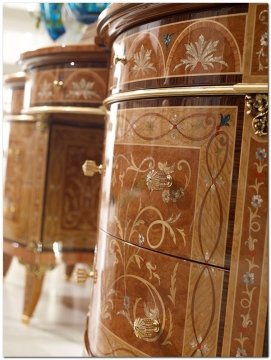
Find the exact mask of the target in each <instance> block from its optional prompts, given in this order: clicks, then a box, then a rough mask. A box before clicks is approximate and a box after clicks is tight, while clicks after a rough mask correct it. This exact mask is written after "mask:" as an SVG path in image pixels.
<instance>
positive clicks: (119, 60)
mask: <svg viewBox="0 0 271 360" xmlns="http://www.w3.org/2000/svg"><path fill="white" fill-rule="evenodd" d="M191 17H192V19H191ZM246 21H247V4H244V5H240V4H239V6H236V5H234V7H232V6H231V5H225V6H221V7H220V9H219V10H217V9H214V10H213V9H209V10H208V9H206V10H205V11H203V10H194V11H192V12H191V14H182V13H181V11H180V13H179V14H176V15H175V16H171V17H170V18H168V19H162V20H158V21H156V22H153V23H149V24H144V25H141V26H138V27H135V28H132V29H130V30H129V31H127V32H124V33H122V34H121V35H120V36H119V37H118V38H117V39H116V40H115V42H114V44H113V47H112V57H111V64H112V68H111V73H110V81H109V89H110V90H111V92H112V93H116V92H118V91H127V90H134V89H140V88H156V87H170V86H177V85H178V86H187V85H189V86H194V85H215V84H216V85H222V84H233V83H236V82H241V81H242V73H243V57H244V39H245V33H246ZM124 57H125V61H123V59H124Z"/></svg>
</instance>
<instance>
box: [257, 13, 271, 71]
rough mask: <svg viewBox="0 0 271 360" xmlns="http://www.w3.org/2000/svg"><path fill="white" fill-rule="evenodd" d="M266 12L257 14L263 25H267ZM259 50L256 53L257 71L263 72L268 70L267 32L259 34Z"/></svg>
mask: <svg viewBox="0 0 271 360" xmlns="http://www.w3.org/2000/svg"><path fill="white" fill-rule="evenodd" d="M267 19H268V11H267V10H263V11H262V12H261V13H260V14H259V20H260V22H261V23H263V24H264V25H266V27H267V25H268V20H267ZM260 46H261V47H260V50H259V51H257V52H256V55H258V71H264V70H266V69H268V30H267V31H265V32H264V33H262V34H261V38H260Z"/></svg>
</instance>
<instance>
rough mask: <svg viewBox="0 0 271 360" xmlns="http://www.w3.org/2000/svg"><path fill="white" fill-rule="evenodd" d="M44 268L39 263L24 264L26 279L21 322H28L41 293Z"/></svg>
mask: <svg viewBox="0 0 271 360" xmlns="http://www.w3.org/2000/svg"><path fill="white" fill-rule="evenodd" d="M45 271H46V269H45V268H44V267H41V266H39V265H33V264H27V265H26V281H25V294H24V309H23V315H22V322H23V323H24V324H28V323H29V321H30V319H31V317H32V314H33V312H34V310H35V308H36V305H37V303H38V301H39V297H40V294H41V289H42V284H43V279H44V275H45Z"/></svg>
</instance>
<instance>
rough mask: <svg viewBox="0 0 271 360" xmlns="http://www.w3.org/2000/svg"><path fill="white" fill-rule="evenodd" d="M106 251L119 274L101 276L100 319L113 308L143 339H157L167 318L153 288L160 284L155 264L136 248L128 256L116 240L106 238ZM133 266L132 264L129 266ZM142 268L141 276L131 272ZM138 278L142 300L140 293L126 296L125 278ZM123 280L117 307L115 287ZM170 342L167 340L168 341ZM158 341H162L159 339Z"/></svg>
mask: <svg viewBox="0 0 271 360" xmlns="http://www.w3.org/2000/svg"><path fill="white" fill-rule="evenodd" d="M110 253H111V254H113V256H114V257H115V261H114V266H115V265H118V267H122V271H121V273H120V276H119V277H117V278H115V277H113V279H111V278H110V279H109V277H110V276H107V279H105V284H104V286H103V288H104V291H105V292H104V296H103V297H102V313H101V316H102V318H103V319H112V316H111V313H112V312H115V313H116V315H118V316H123V317H124V318H125V319H126V320H127V324H128V325H129V327H130V328H131V330H132V331H133V333H134V335H135V336H136V337H139V338H140V339H142V340H143V341H146V342H154V341H157V340H158V339H159V338H160V336H161V335H162V333H163V332H165V324H166V322H167V319H166V314H165V305H164V302H163V299H162V297H161V296H160V294H159V291H157V286H160V275H159V273H158V271H157V270H158V269H157V268H158V267H157V265H155V264H154V265H153V264H152V263H151V262H150V261H147V260H146V259H145V258H143V257H142V256H141V255H139V251H138V250H137V251H136V252H133V253H131V254H129V255H128V256H127V255H126V254H125V249H124V248H123V246H122V245H121V246H120V244H119V242H118V241H116V240H111V242H110ZM132 267H133V268H132ZM136 269H138V272H139V271H140V270H141V269H142V270H143V269H144V271H146V272H147V274H148V275H149V276H148V279H147V276H146V277H145V276H144V278H143V277H141V276H140V275H139V274H138V275H137V276H135V274H134V272H135V271H137V270H136ZM130 281H133V283H135V282H139V284H140V286H143V287H144V288H145V289H146V294H147V295H148V296H147V297H146V300H144V298H141V297H135V296H132V297H131V296H129V282H130ZM120 284H123V287H122V289H123V291H124V293H123V294H122V296H123V302H122V304H123V307H121V308H120V309H118V308H117V303H116V302H115V301H114V297H115V296H117V297H119V296H121V294H117V293H116V290H115V288H116V287H118V288H119V286H120ZM165 334H166V339H167V341H168V340H169V338H170V337H171V336H172V317H171V316H170V317H169V331H168V332H166V333H165ZM168 343H170V342H168ZM162 345H165V344H163V343H162Z"/></svg>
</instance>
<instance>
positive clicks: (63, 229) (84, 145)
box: [42, 125, 103, 250]
mask: <svg viewBox="0 0 271 360" xmlns="http://www.w3.org/2000/svg"><path fill="white" fill-rule="evenodd" d="M102 150H103V129H101V128H80V127H75V126H72V127H71V126H63V125H53V126H52V129H51V138H50V149H49V153H50V155H49V159H48V163H49V165H48V170H47V174H48V176H47V190H46V200H45V219H44V231H43V237H42V243H43V246H45V247H49V248H51V247H52V244H53V243H54V242H55V241H58V242H62V245H63V247H64V248H65V249H68V248H70V249H73V248H78V249H85V250H86V249H92V248H93V247H94V245H95V242H96V228H97V209H98V203H99V189H100V176H99V175H95V176H93V177H86V176H84V174H83V171H82V165H83V163H84V162H85V160H86V159H92V160H94V161H96V163H98V164H100V163H101V160H102V159H101V158H102Z"/></svg>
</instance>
